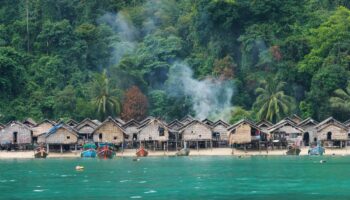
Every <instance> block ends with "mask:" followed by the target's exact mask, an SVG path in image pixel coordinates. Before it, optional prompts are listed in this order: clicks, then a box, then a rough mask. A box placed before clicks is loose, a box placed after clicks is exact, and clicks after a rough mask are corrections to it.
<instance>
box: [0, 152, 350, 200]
mask: <svg viewBox="0 0 350 200" xmlns="http://www.w3.org/2000/svg"><path fill="white" fill-rule="evenodd" d="M320 159H324V160H327V162H326V163H323V164H321V163H320V162H319V161H320ZM76 165H83V166H84V167H85V170H84V171H81V172H79V171H75V166H76ZM349 188H350V157H287V156H285V157H247V158H237V157H181V158H180V157H168V158H167V157H165V158H151V157H149V158H141V160H140V161H139V162H135V161H133V160H132V159H131V158H124V159H123V158H117V159H114V160H98V159H46V160H34V159H28V160H26V159H22V160H0V199H36V200H41V199H42V200H43V199H64V200H69V199H74V200H78V199H103V200H107V199H137V198H142V199H249V200H254V199H269V200H273V199H276V200H277V199H283V200H288V199H293V200H296V199H298V200H300V199H307V200H312V199H350V189H349Z"/></svg>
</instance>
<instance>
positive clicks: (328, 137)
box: [327, 132, 332, 140]
mask: <svg viewBox="0 0 350 200" xmlns="http://www.w3.org/2000/svg"><path fill="white" fill-rule="evenodd" d="M327 140H332V132H328V133H327Z"/></svg>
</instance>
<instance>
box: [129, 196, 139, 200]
mask: <svg viewBox="0 0 350 200" xmlns="http://www.w3.org/2000/svg"><path fill="white" fill-rule="evenodd" d="M141 198H142V196H131V197H130V199H141Z"/></svg>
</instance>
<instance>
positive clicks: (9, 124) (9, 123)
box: [4, 120, 31, 130]
mask: <svg viewBox="0 0 350 200" xmlns="http://www.w3.org/2000/svg"><path fill="white" fill-rule="evenodd" d="M14 124H17V125H19V126H22V127H23V128H26V129H30V130H31V127H30V126H28V125H27V124H24V123H22V122H20V121H16V120H14V121H9V122H7V124H5V126H4V128H6V127H7V126H13V125H14Z"/></svg>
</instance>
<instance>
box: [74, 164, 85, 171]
mask: <svg viewBox="0 0 350 200" xmlns="http://www.w3.org/2000/svg"><path fill="white" fill-rule="evenodd" d="M75 170H84V166H79V165H78V166H76V167H75Z"/></svg>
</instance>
